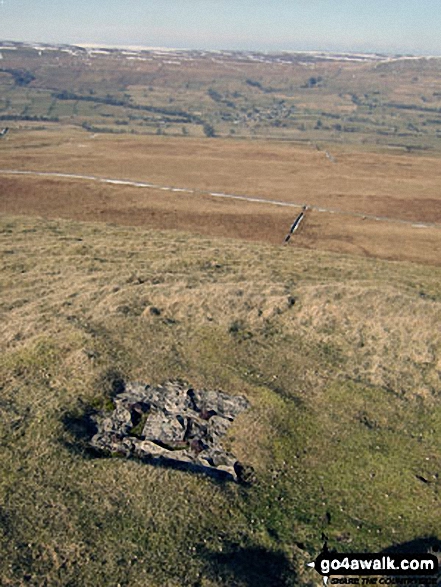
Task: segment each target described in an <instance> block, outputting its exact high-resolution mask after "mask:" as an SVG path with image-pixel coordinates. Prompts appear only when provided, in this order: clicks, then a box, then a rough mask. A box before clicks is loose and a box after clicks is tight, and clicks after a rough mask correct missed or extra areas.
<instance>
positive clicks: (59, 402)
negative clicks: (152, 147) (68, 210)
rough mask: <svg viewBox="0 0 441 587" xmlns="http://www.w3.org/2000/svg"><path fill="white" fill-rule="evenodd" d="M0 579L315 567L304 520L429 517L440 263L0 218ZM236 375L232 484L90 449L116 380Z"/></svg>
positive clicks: (292, 574)
mask: <svg viewBox="0 0 441 587" xmlns="http://www.w3.org/2000/svg"><path fill="white" fill-rule="evenodd" d="M0 250H1V251H2V255H1V262H2V271H1V287H0V291H1V294H0V296H1V297H0V304H1V311H2V314H3V315H2V321H1V329H2V334H1V345H2V353H1V359H0V361H1V364H0V373H1V382H2V383H1V388H0V407H1V409H0V437H1V444H2V450H1V452H0V551H1V553H2V556H1V557H0V583H1V584H2V585H11V586H14V587H15V586H17V585H33V586H44V585H48V586H49V585H63V586H70V587H74V586H78V587H80V586H81V587H85V586H92V585H94V586H95V585H98V586H100V585H101V586H107V585H121V586H130V587H136V586H139V587H140V586H143V587H145V586H149V587H150V586H151V587H164V586H167V587H182V586H189V587H190V586H191V587H196V586H198V587H221V586H222V587H224V586H225V587H226V586H231V585H235V586H238V587H248V586H251V585H252V586H253V587H259V586H262V587H263V586H265V587H268V586H272V585H274V586H284V585H285V586H293V585H298V584H303V585H313V584H315V583H316V582H317V577H316V576H315V575H314V574H313V573H312V571H309V570H305V566H304V565H305V562H307V561H309V560H310V559H311V557H313V556H315V555H316V554H317V552H318V551H319V550H320V548H321V546H322V534H325V535H326V536H327V537H328V538H329V543H330V545H331V546H332V547H335V548H337V549H338V550H339V551H378V550H381V549H383V548H385V547H388V546H390V545H392V544H399V543H401V542H405V541H409V540H413V539H416V538H421V537H426V536H430V535H436V534H437V532H438V531H439V528H440V523H441V519H440V518H441V514H440V511H441V510H440V507H439V492H440V480H439V470H440V463H441V449H440V440H441V432H440V431H441V406H440V398H439V389H440V372H441V335H440V333H439V329H438V328H437V327H436V325H437V324H439V321H440V318H441V286H440V283H441V279H440V277H441V270H440V269H438V268H434V267H420V266H418V265H414V264H410V263H409V264H405V263H393V262H386V261H379V260H374V259H362V258H353V257H350V256H342V255H336V254H331V253H319V252H313V251H307V250H302V249H295V248H282V247H276V246H270V245H263V244H253V243H245V242H239V241H234V240H226V239H223V240H222V239H214V238H212V239H211V238H205V237H197V236H190V235H189V234H187V233H180V232H171V231H170V232H158V231H152V230H144V229H140V228H131V227H118V226H114V225H106V224H92V223H76V222H73V221H67V220H66V221H61V220H60V221H47V220H38V219H32V218H27V217H20V218H19V217H7V216H3V218H2V219H1V236H0ZM173 378H181V379H184V380H186V381H188V382H189V383H191V384H192V385H194V386H198V387H206V388H219V389H223V390H224V391H226V392H229V393H232V394H243V395H245V396H246V397H247V398H248V399H249V400H250V402H251V404H252V409H251V410H249V411H248V412H245V413H244V414H242V415H241V416H240V417H239V418H238V419H237V421H236V422H235V423H234V425H233V427H232V429H231V431H230V434H229V438H228V445H229V448H230V449H231V450H232V452H233V453H234V454H235V455H236V456H237V457H238V458H239V459H240V460H241V461H244V462H245V463H248V464H251V465H252V466H253V467H254V468H255V470H256V476H257V481H256V483H255V484H253V485H252V486H251V487H241V486H238V485H235V484H232V483H220V482H216V481H213V480H211V479H209V478H206V477H204V476H202V475H195V474H191V473H188V472H183V471H175V470H171V469H167V468H158V467H153V466H149V465H145V464H141V463H138V462H135V461H126V460H124V459H118V458H98V457H95V456H92V455H90V454H89V453H88V452H87V451H86V450H85V446H84V442H82V441H81V439H80V438H79V433H80V432H81V427H80V425H79V424H80V423H81V415H82V414H83V413H84V411H85V410H86V409H87V407H88V406H91V405H94V406H97V405H103V404H104V403H105V401H106V397H108V394H109V393H111V391H112V389H113V388H115V386H117V385H118V384H119V383H120V382H121V381H123V380H128V381H131V380H140V381H145V382H153V383H160V382H162V381H164V380H166V379H173Z"/></svg>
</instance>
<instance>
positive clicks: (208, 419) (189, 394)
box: [91, 381, 253, 483]
mask: <svg viewBox="0 0 441 587" xmlns="http://www.w3.org/2000/svg"><path fill="white" fill-rule="evenodd" d="M113 402H114V406H115V409H114V410H113V412H111V413H110V414H104V413H99V414H97V415H96V416H95V417H94V419H95V423H96V427H97V432H96V434H95V435H94V436H93V437H92V439H91V445H92V447H93V448H95V449H98V450H101V451H105V452H107V453H117V454H120V455H122V456H125V457H136V458H139V459H141V460H144V461H149V462H152V463H155V462H156V463H162V464H169V465H173V466H176V467H179V468H185V469H187V470H192V471H200V472H204V473H208V474H211V475H214V476H217V477H223V478H226V479H232V480H235V481H239V482H245V483H248V482H250V481H251V480H252V477H253V474H252V468H251V467H249V466H246V465H244V464H242V463H239V461H237V459H236V458H235V457H234V456H233V455H232V454H231V453H228V452H226V451H225V450H224V449H223V447H222V443H221V439H222V437H223V436H224V435H225V434H226V432H227V431H228V428H229V427H230V425H231V423H232V422H233V421H234V419H235V418H236V416H238V415H239V414H240V413H241V412H243V411H244V410H246V409H248V408H249V402H248V400H246V399H245V398H244V397H242V396H230V395H228V394H226V393H224V392H222V391H211V390H198V389H193V388H191V387H189V386H187V385H184V384H183V383H181V382H174V381H169V382H166V383H165V384H164V385H158V386H150V385H146V384H144V383H128V384H126V386H125V389H124V390H123V391H121V392H120V393H118V394H117V395H116V396H115V397H114V399H113Z"/></svg>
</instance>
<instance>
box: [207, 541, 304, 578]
mask: <svg viewBox="0 0 441 587" xmlns="http://www.w3.org/2000/svg"><path fill="white" fill-rule="evenodd" d="M205 558H206V561H207V567H208V568H207V573H208V574H209V575H210V576H213V575H214V576H215V577H216V578H218V579H221V580H222V581H223V583H224V584H226V585H228V586H229V587H236V586H237V587H294V585H297V580H296V579H297V577H296V573H295V570H294V568H293V566H292V564H291V563H290V562H289V561H288V559H287V557H286V556H285V555H284V554H283V553H282V552H273V551H270V550H266V549H265V548H262V547H260V546H250V547H243V546H234V545H230V546H229V547H228V548H227V550H226V551H224V552H221V553H218V552H216V553H208V554H206V555H205Z"/></svg>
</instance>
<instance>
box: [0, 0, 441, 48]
mask: <svg viewBox="0 0 441 587" xmlns="http://www.w3.org/2000/svg"><path fill="white" fill-rule="evenodd" d="M440 27H441V10H440V7H439V2H438V0H419V1H416V0H400V2H399V3H398V2H396V1H395V0H371V2H369V3H367V2H364V1H363V2H362V1H361V0H334V1H332V2H329V1H327V0H311V1H310V2H308V3H306V2H305V1H304V0H293V1H291V2H289V3H287V2H286V1H283V2H282V0H274V1H272V2H268V1H267V2H259V1H257V2H251V1H250V0H239V1H236V2H233V0H161V1H160V0H149V1H147V2H143V3H142V4H141V3H140V2H139V1H137V0H126V2H125V3H124V4H123V3H119V2H116V0H108V1H104V0H89V1H86V0H77V2H76V3H75V4H73V3H69V2H67V1H66V0H58V1H55V2H49V0H41V2H39V3H38V4H36V3H35V2H31V1H30V0H1V3H0V39H3V40H4V41H19V42H27V43H49V44H50V43H55V44H61V43H63V44H70V45H98V46H108V47H130V46H132V47H133V46H137V47H155V48H174V49H190V50H191V49H193V50H195V49H200V50H225V51H228V50H230V51H232V50H239V51H262V52H274V51H331V52H360V53H386V54H404V55H406V54H411V55H441V38H440V37H439V30H440Z"/></svg>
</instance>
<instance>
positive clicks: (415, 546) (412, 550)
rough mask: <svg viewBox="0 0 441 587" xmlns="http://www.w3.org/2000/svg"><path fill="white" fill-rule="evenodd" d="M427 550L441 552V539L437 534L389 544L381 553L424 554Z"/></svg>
mask: <svg viewBox="0 0 441 587" xmlns="http://www.w3.org/2000/svg"><path fill="white" fill-rule="evenodd" d="M426 552H434V553H441V540H440V539H439V538H436V536H427V537H425V538H415V539H414V540H409V542H401V543H400V544H393V545H392V546H388V547H387V548H385V549H384V550H382V551H381V553H380V554H424V553H426Z"/></svg>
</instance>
